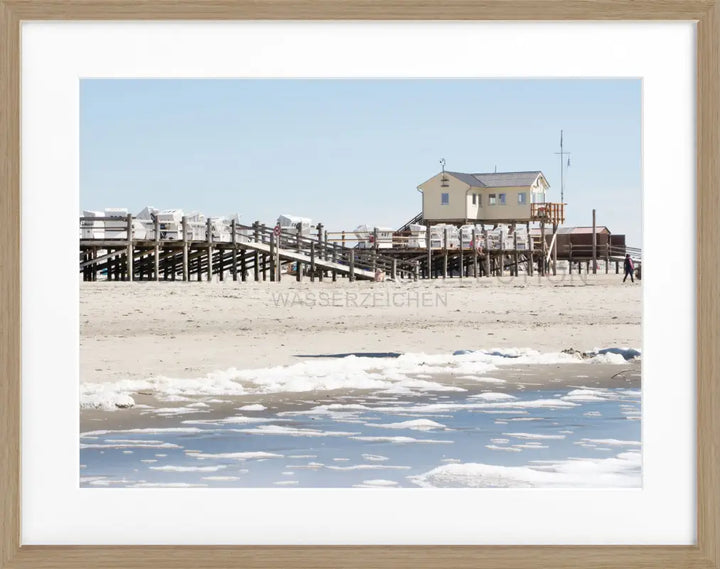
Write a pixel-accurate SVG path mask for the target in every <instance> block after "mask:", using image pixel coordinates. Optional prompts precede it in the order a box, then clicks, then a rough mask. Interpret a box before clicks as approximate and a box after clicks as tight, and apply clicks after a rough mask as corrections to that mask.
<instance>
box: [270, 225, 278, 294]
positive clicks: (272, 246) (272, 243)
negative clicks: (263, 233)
mask: <svg viewBox="0 0 720 569" xmlns="http://www.w3.org/2000/svg"><path fill="white" fill-rule="evenodd" d="M276 280H277V267H276V266H275V234H274V233H273V234H272V235H271V236H270V282H273V283H274V282H275V281H276Z"/></svg>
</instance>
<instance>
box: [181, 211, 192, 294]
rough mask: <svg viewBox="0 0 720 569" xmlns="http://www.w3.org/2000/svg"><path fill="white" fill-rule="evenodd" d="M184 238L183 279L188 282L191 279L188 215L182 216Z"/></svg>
mask: <svg viewBox="0 0 720 569" xmlns="http://www.w3.org/2000/svg"><path fill="white" fill-rule="evenodd" d="M182 239H183V249H182V255H183V281H185V282H187V281H189V280H190V263H189V259H188V257H189V251H188V220H187V215H183V218H182Z"/></svg>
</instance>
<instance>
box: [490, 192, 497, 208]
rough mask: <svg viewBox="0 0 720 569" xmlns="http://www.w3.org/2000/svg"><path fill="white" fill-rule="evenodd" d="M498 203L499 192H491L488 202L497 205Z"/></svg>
mask: <svg viewBox="0 0 720 569" xmlns="http://www.w3.org/2000/svg"><path fill="white" fill-rule="evenodd" d="M496 203H497V194H490V195H489V196H488V204H489V205H495V204H496Z"/></svg>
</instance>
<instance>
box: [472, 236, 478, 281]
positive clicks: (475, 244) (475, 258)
mask: <svg viewBox="0 0 720 569" xmlns="http://www.w3.org/2000/svg"><path fill="white" fill-rule="evenodd" d="M472 248H473V277H475V278H478V241H477V229H475V228H474V227H473V231H472Z"/></svg>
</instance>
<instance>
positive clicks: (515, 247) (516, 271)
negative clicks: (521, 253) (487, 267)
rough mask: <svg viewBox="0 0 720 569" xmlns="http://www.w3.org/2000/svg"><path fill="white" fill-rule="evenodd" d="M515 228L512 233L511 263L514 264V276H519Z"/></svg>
mask: <svg viewBox="0 0 720 569" xmlns="http://www.w3.org/2000/svg"><path fill="white" fill-rule="evenodd" d="M517 246H518V242H517V228H516V229H515V230H514V231H513V262H514V263H515V270H514V271H513V272H514V273H515V276H516V277H518V276H520V272H519V271H520V260H519V259H518V247H517Z"/></svg>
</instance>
